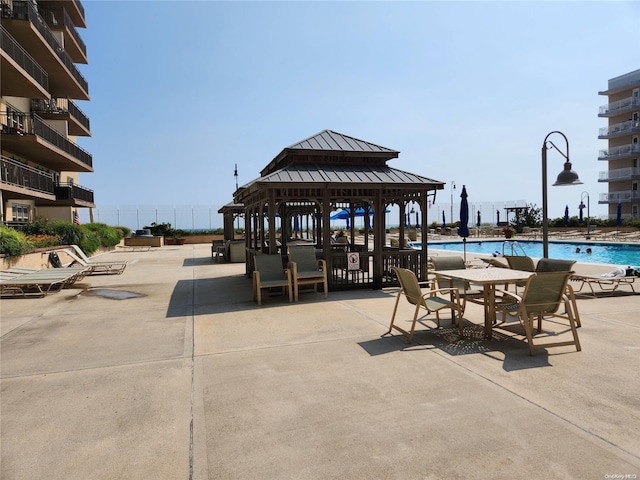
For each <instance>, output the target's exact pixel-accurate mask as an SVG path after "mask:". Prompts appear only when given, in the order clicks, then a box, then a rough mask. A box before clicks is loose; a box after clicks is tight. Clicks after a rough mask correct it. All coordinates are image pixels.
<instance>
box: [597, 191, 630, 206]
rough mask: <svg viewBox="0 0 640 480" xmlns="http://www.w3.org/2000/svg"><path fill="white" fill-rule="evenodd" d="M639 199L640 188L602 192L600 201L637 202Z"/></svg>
mask: <svg viewBox="0 0 640 480" xmlns="http://www.w3.org/2000/svg"><path fill="white" fill-rule="evenodd" d="M638 201H640V190H623V191H620V192H609V193H601V194H600V199H599V201H598V203H631V202H633V203H637V202H638Z"/></svg>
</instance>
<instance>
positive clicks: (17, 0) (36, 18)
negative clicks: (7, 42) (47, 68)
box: [11, 0, 89, 93]
mask: <svg viewBox="0 0 640 480" xmlns="http://www.w3.org/2000/svg"><path fill="white" fill-rule="evenodd" d="M11 18H13V19H16V20H28V21H29V22H31V24H32V25H33V26H34V27H35V28H36V29H37V30H38V32H40V34H41V35H42V36H43V37H44V39H45V41H46V42H47V44H48V45H49V46H50V47H51V49H52V50H53V51H54V52H55V53H56V55H57V56H58V58H60V61H62V63H63V64H64V66H65V67H67V70H68V71H69V73H70V74H71V76H72V77H73V78H75V80H76V81H77V82H78V84H79V85H80V86H81V87H82V89H83V90H84V91H85V92H87V93H89V84H88V83H87V81H86V80H85V78H84V77H83V76H82V74H81V73H80V71H79V70H78V68H77V67H76V66H75V65H74V63H73V60H71V57H69V54H68V53H67V52H65V51H64V48H62V45H60V43H59V42H58V40H56V38H55V36H54V34H53V32H52V31H51V29H50V28H49V26H48V25H47V24H46V22H45V21H44V19H43V18H42V17H41V16H40V14H39V13H38V11H37V10H36V9H35V7H34V6H33V5H32V3H31V2H25V1H21V0H13V12H12V15H11Z"/></svg>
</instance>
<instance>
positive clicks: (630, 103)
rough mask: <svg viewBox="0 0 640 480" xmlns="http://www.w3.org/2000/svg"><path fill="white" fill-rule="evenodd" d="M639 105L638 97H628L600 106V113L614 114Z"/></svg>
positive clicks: (603, 114)
mask: <svg viewBox="0 0 640 480" xmlns="http://www.w3.org/2000/svg"><path fill="white" fill-rule="evenodd" d="M638 107H640V97H629V98H623V99H622V100H618V101H617V102H612V103H610V104H608V105H602V106H601V107H600V115H601V116H605V115H614V114H616V113H622V112H624V111H627V110H633V109H635V108H638Z"/></svg>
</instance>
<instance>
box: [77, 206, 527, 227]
mask: <svg viewBox="0 0 640 480" xmlns="http://www.w3.org/2000/svg"><path fill="white" fill-rule="evenodd" d="M455 200H457V199H454V202H453V205H452V204H451V203H450V202H438V203H435V204H433V205H430V206H429V207H428V211H427V217H428V218H427V221H428V223H432V222H437V223H442V213H443V212H444V216H445V219H446V223H447V224H449V223H452V221H453V223H455V222H457V221H458V220H460V202H459V201H457V202H456V201H455ZM526 205H527V203H526V201H525V200H516V201H502V202H470V203H469V224H471V225H475V224H476V223H477V216H478V212H480V217H481V223H482V224H491V225H494V224H496V222H498V220H499V221H501V222H504V221H507V212H506V210H505V209H506V208H509V207H523V206H526ZM219 208H220V207H214V206H211V205H121V206H104V207H97V208H94V209H93V221H94V222H101V223H106V224H107V225H112V226H116V225H121V226H126V227H129V228H131V229H132V230H138V229H141V228H144V227H145V226H148V225H151V224H152V223H154V222H155V223H170V224H171V226H172V227H173V228H177V229H181V230H213V229H216V228H222V220H223V219H222V215H221V214H219V213H218V209H219ZM409 208H411V206H409ZM389 210H390V213H388V214H387V218H386V223H387V226H389V227H391V226H396V225H397V224H398V221H399V218H398V210H397V207H394V206H392V207H390V208H389ZM498 212H500V213H499V214H498ZM78 213H79V215H80V221H81V222H82V223H89V222H90V221H91V217H90V211H89V209H86V208H80V209H78ZM416 215H418V213H417V212H415V211H414V213H413V214H410V223H411V224H412V225H415V223H416ZM498 215H499V219H498ZM512 218H513V214H511V215H510V217H509V220H511V219H512ZM331 224H332V225H334V224H335V225H336V226H342V225H344V222H343V221H339V220H338V221H332V222H331ZM235 225H236V226H237V227H239V228H244V220H243V219H237V220H236V222H235Z"/></svg>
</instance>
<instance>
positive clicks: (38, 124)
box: [0, 113, 93, 167]
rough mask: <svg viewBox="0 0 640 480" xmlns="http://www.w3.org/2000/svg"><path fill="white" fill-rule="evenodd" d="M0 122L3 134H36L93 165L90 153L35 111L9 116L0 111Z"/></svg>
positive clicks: (83, 161)
mask: <svg viewBox="0 0 640 480" xmlns="http://www.w3.org/2000/svg"><path fill="white" fill-rule="evenodd" d="M0 122H1V123H2V126H3V127H2V130H3V135H6V134H14V135H20V136H24V135H37V136H38V137H40V138H42V139H43V140H46V141H47V142H48V143H50V144H52V145H54V146H56V147H58V148H59V149H61V150H62V151H64V152H66V153H68V154H69V155H71V156H72V157H73V158H75V159H76V160H78V161H79V162H81V163H84V164H85V165H88V166H90V167H92V166H93V157H92V156H91V154H90V153H88V152H86V151H85V150H83V149H82V148H80V147H79V146H78V145H76V144H75V143H73V142H72V141H71V140H69V139H68V138H67V137H66V136H65V135H63V134H62V133H60V132H59V131H57V130H56V129H55V128H53V127H52V126H51V125H49V124H48V123H47V122H45V121H44V120H43V119H42V118H40V117H39V116H38V115H36V114H35V113H32V114H30V115H29V114H26V113H14V114H13V115H11V116H8V115H7V114H6V113H0ZM16 124H17V125H19V128H17V127H15V125H16Z"/></svg>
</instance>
